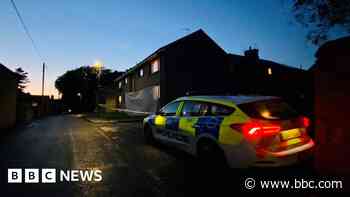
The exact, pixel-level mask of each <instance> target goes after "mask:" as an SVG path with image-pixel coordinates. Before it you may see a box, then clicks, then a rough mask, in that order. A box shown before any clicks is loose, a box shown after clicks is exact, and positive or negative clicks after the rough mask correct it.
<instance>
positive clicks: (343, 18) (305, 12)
mask: <svg viewBox="0 0 350 197" xmlns="http://www.w3.org/2000/svg"><path fill="white" fill-rule="evenodd" d="M293 12H294V14H295V18H296V20H297V21H298V22H299V23H301V24H302V25H303V26H304V27H307V28H309V32H308V34H307V39H308V40H309V41H311V42H312V43H313V44H315V45H319V44H321V43H322V42H324V41H326V40H327V39H328V38H329V35H330V32H331V31H332V30H335V29H338V28H339V29H341V30H344V31H345V32H347V33H350V0H294V3H293Z"/></svg>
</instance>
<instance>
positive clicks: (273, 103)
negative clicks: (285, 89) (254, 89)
mask: <svg viewBox="0 0 350 197" xmlns="http://www.w3.org/2000/svg"><path fill="white" fill-rule="evenodd" d="M238 107H239V108H240V109H241V110H242V111H243V112H245V113H246V114H247V115H248V116H250V117H251V118H259V119H268V120H283V119H290V118H295V117H297V116H298V113H297V112H296V111H295V110H294V109H293V108H291V107H290V106H289V105H288V104H287V103H286V102H284V101H282V100H280V99H273V100H265V101H257V102H252V103H244V104H240V105H238Z"/></svg>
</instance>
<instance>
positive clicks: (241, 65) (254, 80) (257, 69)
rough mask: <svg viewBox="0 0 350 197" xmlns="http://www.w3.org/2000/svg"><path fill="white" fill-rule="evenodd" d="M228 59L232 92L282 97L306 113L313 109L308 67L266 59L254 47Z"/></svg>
mask: <svg viewBox="0 0 350 197" xmlns="http://www.w3.org/2000/svg"><path fill="white" fill-rule="evenodd" d="M228 58H229V72H228V73H229V74H228V75H229V77H228V79H227V83H228V84H230V86H231V88H230V87H228V89H229V91H228V92H229V93H230V94H233V95H235V94H249V95H271V96H279V97H282V98H284V99H285V100H286V101H288V102H289V103H290V104H292V105H293V106H294V107H295V108H298V110H299V111H301V112H303V113H309V111H310V110H311V109H309V107H308V106H307V105H308V102H307V100H306V98H309V95H308V92H309V91H310V89H311V86H310V84H311V82H309V81H308V79H309V78H308V75H307V72H306V71H305V70H303V69H300V68H296V67H291V66H287V65H284V64H280V63H277V62H274V61H271V60H265V59H262V58H260V57H259V50H258V49H252V48H249V49H248V50H246V51H245V52H244V55H236V54H228Z"/></svg>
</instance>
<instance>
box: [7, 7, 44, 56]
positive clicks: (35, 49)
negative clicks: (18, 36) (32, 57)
mask: <svg viewBox="0 0 350 197" xmlns="http://www.w3.org/2000/svg"><path fill="white" fill-rule="evenodd" d="M10 1H11V4H12V7H13V9H14V10H15V12H16V14H17V17H18V19H19V21H20V23H21V25H22V27H23V29H24V32H25V34H26V35H27V36H28V38H29V40H30V42H31V43H32V45H33V48H34V51H35V52H36V54H37V55H38V57H39V58H40V60H41V61H42V60H43V59H42V56H41V55H40V52H39V50H38V47H37V45H36V44H35V42H34V39H33V37H32V36H31V35H30V32H29V30H28V27H27V26H26V24H25V23H24V20H23V18H22V16H21V14H20V12H19V11H18V8H17V6H16V4H15V2H14V0H10Z"/></svg>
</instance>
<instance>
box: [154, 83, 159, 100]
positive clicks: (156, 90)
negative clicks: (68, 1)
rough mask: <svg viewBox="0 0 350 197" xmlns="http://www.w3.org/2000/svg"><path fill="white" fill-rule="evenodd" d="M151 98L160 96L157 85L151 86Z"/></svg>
mask: <svg viewBox="0 0 350 197" xmlns="http://www.w3.org/2000/svg"><path fill="white" fill-rule="evenodd" d="M153 98H155V99H159V98H160V87H159V86H155V87H154V88H153Z"/></svg>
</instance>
